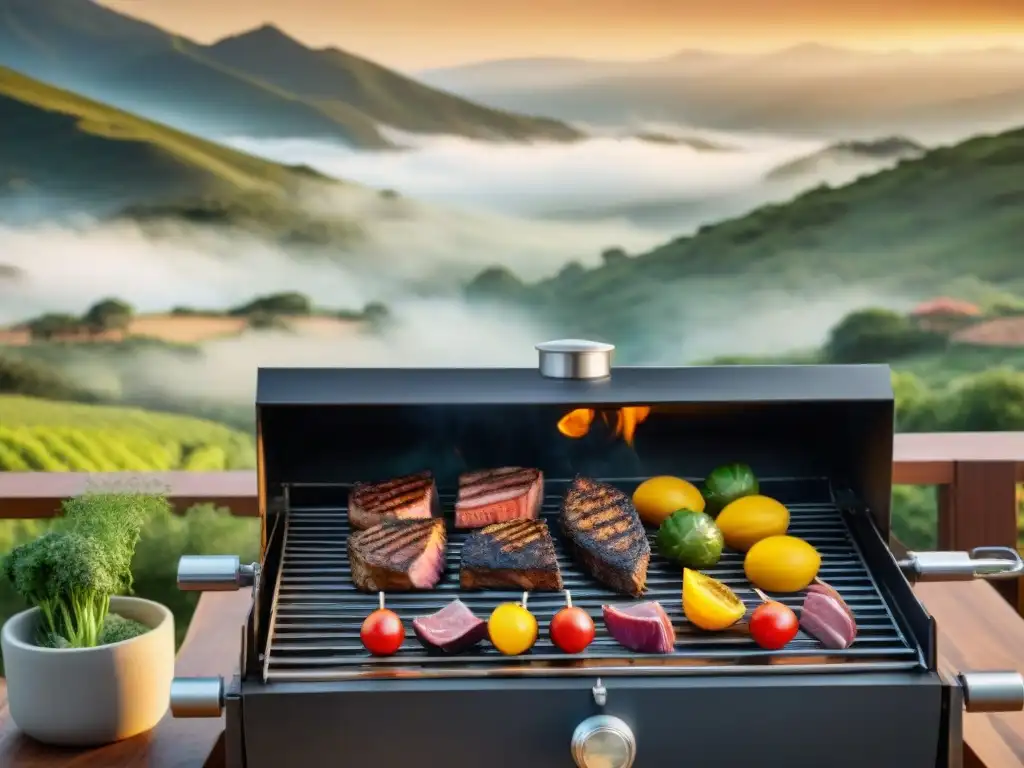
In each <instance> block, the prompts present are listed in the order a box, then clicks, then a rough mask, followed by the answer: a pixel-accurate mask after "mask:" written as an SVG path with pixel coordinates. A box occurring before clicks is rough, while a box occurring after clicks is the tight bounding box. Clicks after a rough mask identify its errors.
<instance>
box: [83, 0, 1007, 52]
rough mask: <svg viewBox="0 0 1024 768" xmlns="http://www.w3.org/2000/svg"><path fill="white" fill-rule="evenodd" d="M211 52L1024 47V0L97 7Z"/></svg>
mask: <svg viewBox="0 0 1024 768" xmlns="http://www.w3.org/2000/svg"><path fill="white" fill-rule="evenodd" d="M97 2H100V3H101V4H103V5H106V6H109V7H110V8H113V9H115V10H118V11H121V12H123V13H127V14H129V15H132V16H136V17H139V18H142V19H145V20H147V21H151V22H153V23H155V24H158V25H159V26H161V27H164V28H165V29H167V30H169V31H174V32H178V33H180V34H183V35H185V36H188V37H191V38H194V39H196V40H200V41H202V42H211V41H213V40H216V39H218V38H220V37H223V36H225V35H229V34H233V33H237V32H240V31H243V30H245V29H249V28H252V27H256V26H259V25H260V24H264V23H268V22H269V23H273V24H276V25H277V26H279V27H281V28H282V29H283V30H284V31H285V32H287V33H288V34H290V35H292V36H294V37H296V38H298V39H300V40H302V41H303V42H304V43H306V44H307V45H312V46H315V47H321V46H329V45H333V46H337V47H339V48H343V49H345V50H348V51H351V52H353V53H358V54H362V55H364V56H368V57H370V58H373V59H375V60H377V61H380V62H382V63H384V64H389V65H392V66H396V67H400V68H405V69H415V68H420V67H430V66H443V65H448V64H456V63H462V62H467V61H476V60H481V59H499V58H511V57H526V56H576V57H587V58H605V59H616V58H619V59H642V58H655V57H658V56H664V55H667V54H671V53H674V52H676V51H679V50H681V49H685V48H708V49H717V50H764V49H767V48H779V47H784V46H787V45H793V44H796V43H802V42H808V41H814V42H820V43H828V44H834V45H844V46H850V47H855V48H875V49H877V48H915V49H934V48H943V47H958V48H963V47H990V46H1002V45H1015V46H1021V47H1024V0H887V2H886V3H884V4H878V3H866V2H864V0H701V1H699V2H698V1H695V0H517V2H502V0H492V1H491V2H480V0H429V1H425V0H97Z"/></svg>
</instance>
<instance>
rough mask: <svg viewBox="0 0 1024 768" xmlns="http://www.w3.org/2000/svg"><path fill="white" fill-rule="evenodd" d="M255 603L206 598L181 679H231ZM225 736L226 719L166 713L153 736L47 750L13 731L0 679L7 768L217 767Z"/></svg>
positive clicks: (1, 741)
mask: <svg viewBox="0 0 1024 768" xmlns="http://www.w3.org/2000/svg"><path fill="white" fill-rule="evenodd" d="M251 602H252V596H251V594H250V593H249V592H248V591H246V590H242V591H239V592H211V593H207V594H204V595H203V596H202V597H201V599H200V600H199V605H198V606H197V607H196V612H195V615H194V617H193V619H192V623H191V624H190V625H189V628H188V633H187V635H186V636H185V641H184V643H183V644H182V646H181V649H180V651H179V652H178V661H177V664H176V665H175V670H176V672H177V674H178V675H182V676H196V677H201V676H211V675H223V676H224V677H225V679H230V678H231V676H232V675H233V674H234V673H235V670H236V669H237V667H238V656H239V651H240V649H239V643H240V642H241V626H242V624H243V622H244V621H245V614H246V611H248V610H249V606H250V605H251ZM223 731H224V723H223V720H219V719H196V720H175V719H174V718H173V717H171V715H170V713H168V714H167V715H165V716H164V719H163V720H161V721H160V723H159V724H158V725H157V727H156V728H155V729H154V730H153V731H152V732H150V733H148V734H144V735H142V736H137V737H135V738H133V739H127V740H126V741H122V742H119V743H117V744H111V745H110V746H107V747H101V748H99V749H91V750H84V751H83V750H73V749H61V748H56V747H46V746H43V745H42V744H39V743H37V742H35V741H32V740H31V739H28V738H26V737H25V736H23V735H22V734H21V733H20V732H19V731H18V730H17V728H15V727H14V724H13V723H12V722H11V718H10V716H9V714H8V712H7V690H6V686H4V685H3V680H0V766H3V768H54V767H55V766H67V767H68V768H71V767H72V766H73V768H129V767H131V768H135V767H136V766H137V767H138V768H203V766H209V768H214V767H215V766H216V765H217V761H218V758H220V759H221V760H222V757H221V756H220V754H219V750H218V749H215V748H216V747H218V742H219V741H220V738H221V735H222V733H223ZM211 755H212V756H213V758H212V759H211ZM218 768H219V767H218Z"/></svg>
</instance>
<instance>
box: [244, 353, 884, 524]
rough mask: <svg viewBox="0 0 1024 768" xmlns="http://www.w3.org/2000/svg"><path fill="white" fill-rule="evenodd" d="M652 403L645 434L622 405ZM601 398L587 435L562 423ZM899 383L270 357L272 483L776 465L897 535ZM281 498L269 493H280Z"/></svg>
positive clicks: (804, 371)
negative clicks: (503, 470)
mask: <svg viewBox="0 0 1024 768" xmlns="http://www.w3.org/2000/svg"><path fill="white" fill-rule="evenodd" d="M634 407H642V408H649V409H650V410H649V415H647V417H646V418H645V419H644V420H643V421H642V422H641V423H639V424H637V425H636V431H635V434H634V439H633V441H632V444H630V442H628V441H627V440H625V439H624V437H623V436H622V434H621V433H620V434H618V435H617V434H616V429H615V426H616V424H617V423H619V417H620V409H622V408H634ZM581 408H582V409H590V410H593V411H594V419H593V421H592V423H591V428H590V429H589V431H588V432H587V434H586V435H585V436H583V437H579V436H576V437H569V436H566V435H565V434H563V432H561V431H560V430H559V428H558V425H559V421H560V420H561V419H562V418H563V417H565V416H566V415H567V414H569V413H570V412H571V411H573V410H575V409H581ZM893 413H894V405H893V392H892V386H891V382H890V370H889V368H888V366H880V365H864V366H712V367H677V368H667V367H666V368H654V367H635V368H632V367H627V368H612V369H611V375H610V377H607V378H600V379H592V380H571V379H557V378H548V377H545V376H542V375H541V374H540V372H539V371H538V370H537V369H501V368H486V369H475V368H451V369H413V368H389V369H379V368H316V369H310V368H262V369H260V371H259V374H258V386H257V419H258V434H259V440H260V451H259V456H260V466H259V471H260V474H261V478H260V479H261V483H260V488H261V493H262V494H264V496H275V495H279V494H281V493H282V488H283V485H285V484H296V483H302V484H309V483H342V484H345V483H353V482H358V481H360V480H381V479H386V478H388V477H393V476H396V475H400V474H405V473H409V472H417V471H422V470H430V471H432V472H433V473H434V475H435V477H436V478H437V482H438V485H439V487H440V488H441V489H442V490H448V491H451V490H453V489H454V487H455V484H456V482H457V478H458V474H459V473H460V472H463V471H468V470H472V469H483V468H488V467H497V466H509V465H518V466H530V467H537V468H538V469H541V470H542V471H543V472H544V473H545V474H546V475H547V476H549V477H562V478H564V477H572V476H573V475H575V474H585V475H590V476H593V477H604V478H615V477H620V478H626V477H630V478H632V477H644V476H651V475H655V474H672V475H677V476H682V477H689V478H693V479H699V478H702V477H703V476H704V475H706V474H707V473H708V472H709V471H710V470H711V469H713V468H714V467H715V466H717V465H719V464H722V463H726V462H731V461H743V462H746V463H748V464H750V465H751V466H752V467H753V469H754V471H755V472H756V473H757V474H758V475H759V476H760V477H766V478H767V477H774V478H786V477H801V478H806V477H827V478H829V479H831V480H833V481H834V482H835V483H836V484H837V486H841V487H849V488H852V489H853V490H854V492H855V493H857V494H858V495H859V496H860V497H861V498H862V499H864V500H865V502H866V503H867V504H868V505H869V506H870V507H871V509H872V512H873V513H874V515H875V518H876V520H877V522H878V524H879V526H880V527H881V529H882V533H883V535H885V536H888V533H889V497H890V493H891V483H892V438H893ZM264 500H265V499H264Z"/></svg>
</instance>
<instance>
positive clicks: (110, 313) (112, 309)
mask: <svg viewBox="0 0 1024 768" xmlns="http://www.w3.org/2000/svg"><path fill="white" fill-rule="evenodd" d="M134 314H135V310H134V309H133V308H132V305H131V304H128V303H127V302H124V301H121V300H120V299H103V300H102V301H98V302H96V303H95V304H93V305H92V306H91V307H89V309H88V310H87V311H86V313H85V314H84V315H82V322H83V323H84V324H85V326H86V327H87V328H88V329H89V330H90V331H91V332H92V333H103V332H104V331H123V330H125V329H126V328H127V327H128V324H129V323H130V322H131V320H132V316H133V315H134Z"/></svg>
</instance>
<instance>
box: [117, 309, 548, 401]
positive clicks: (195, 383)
mask: <svg viewBox="0 0 1024 768" xmlns="http://www.w3.org/2000/svg"><path fill="white" fill-rule="evenodd" d="M549 333H550V329H546V328H544V327H543V326H542V325H541V324H540V323H537V322H536V321H535V320H532V319H530V318H529V317H527V316H526V315H524V314H520V313H516V312H513V311H510V310H508V309H506V308H503V309H501V310H498V309H492V308H486V307H477V306H474V307H469V306H467V305H466V304H464V303H462V302H459V301H456V300H450V299H436V298H435V299H418V298H409V299H407V300H406V301H404V302H402V303H401V304H400V305H399V306H398V307H397V309H396V310H395V316H394V318H393V323H392V324H391V325H390V327H388V328H387V329H386V330H384V331H382V332H381V333H379V334H378V333H371V332H368V331H359V330H357V329H355V328H353V329H352V331H351V332H350V333H345V334H339V336H338V337H337V338H334V339H329V338H309V337H300V336H295V335H293V334H289V333H282V332H259V333H257V332H251V333H247V334H244V335H243V336H241V337H238V338H233V339H222V340H218V341H212V342H208V343H206V344H204V345H203V354H202V356H199V357H182V356H180V355H175V354H174V353H171V352H165V351H161V350H146V351H143V352H140V353H139V354H137V355H135V356H133V359H132V360H131V361H130V363H128V364H127V366H126V369H125V373H127V374H128V376H127V377H126V379H127V381H128V383H129V387H128V389H129V390H130V393H131V394H134V395H135V396H143V397H152V396H156V397H162V398H167V399H170V400H180V398H181V396H182V393H185V392H196V393H197V394H198V393H199V392H201V399H202V400H204V401H206V402H220V403H224V404H241V403H250V402H252V400H253V397H254V395H255V384H256V369H257V368H258V367H282V366H299V367H305V366H311V367H332V366H345V367H435V366H442V367H490V366H518V367H531V366H534V365H536V364H537V352H536V351H535V349H534V345H535V344H537V343H538V342H540V341H544V340H546V339H547V338H548V335H549Z"/></svg>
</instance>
